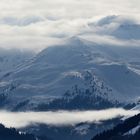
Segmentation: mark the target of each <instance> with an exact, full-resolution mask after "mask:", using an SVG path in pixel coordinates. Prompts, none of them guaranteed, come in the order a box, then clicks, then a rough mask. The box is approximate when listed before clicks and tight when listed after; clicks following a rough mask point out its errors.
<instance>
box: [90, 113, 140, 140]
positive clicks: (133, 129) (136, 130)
mask: <svg viewBox="0 0 140 140" xmlns="http://www.w3.org/2000/svg"><path fill="white" fill-rule="evenodd" d="M139 123H140V114H138V115H136V116H134V117H132V118H129V119H127V120H125V121H124V122H122V123H121V124H119V125H117V126H116V127H114V128H113V129H111V130H107V131H104V132H103V133H101V134H99V135H96V136H95V137H94V138H93V139H92V140H104V139H107V140H117V139H118V140H139V138H140V124H139Z"/></svg>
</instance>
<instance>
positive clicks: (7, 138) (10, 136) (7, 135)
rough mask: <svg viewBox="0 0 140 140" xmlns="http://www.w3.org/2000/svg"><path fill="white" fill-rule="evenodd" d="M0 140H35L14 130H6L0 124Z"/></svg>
mask: <svg viewBox="0 0 140 140" xmlns="http://www.w3.org/2000/svg"><path fill="white" fill-rule="evenodd" d="M0 140H36V138H35V137H34V136H33V135H31V134H24V133H19V132H18V131H17V130H16V129H14V128H6V127H4V126H3V125H2V124H0Z"/></svg>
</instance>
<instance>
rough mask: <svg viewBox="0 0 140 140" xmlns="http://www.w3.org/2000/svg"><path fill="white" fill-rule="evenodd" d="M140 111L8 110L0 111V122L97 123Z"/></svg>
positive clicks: (18, 125) (19, 124) (18, 124)
mask: <svg viewBox="0 0 140 140" xmlns="http://www.w3.org/2000/svg"><path fill="white" fill-rule="evenodd" d="M138 113H140V111H138V110H125V109H122V108H112V109H106V110H100V111H97V110H94V111H91V110H90V111H56V112H52V111H48V112H8V111H2V110H1V111H0V123H2V124H4V125H5V126H6V127H15V128H23V127H26V126H29V125H31V124H37V123H41V124H46V125H53V126H65V125H67V126H69V125H76V124H78V123H82V122H88V123H99V122H101V121H106V120H110V119H114V118H117V117H130V116H133V115H135V114H138Z"/></svg>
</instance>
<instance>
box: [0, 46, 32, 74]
mask: <svg viewBox="0 0 140 140" xmlns="http://www.w3.org/2000/svg"><path fill="white" fill-rule="evenodd" d="M34 55H35V53H34V52H33V51H28V50H24V49H23V50H20V49H5V48H0V75H3V74H4V73H8V72H11V71H12V70H13V69H15V68H16V67H18V66H19V65H22V64H23V63H24V62H26V61H27V60H29V59H30V58H32V57H33V56H34Z"/></svg>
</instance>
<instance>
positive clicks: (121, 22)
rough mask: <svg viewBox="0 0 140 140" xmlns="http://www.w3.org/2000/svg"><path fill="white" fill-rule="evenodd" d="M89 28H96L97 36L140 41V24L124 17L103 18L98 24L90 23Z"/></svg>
mask: <svg viewBox="0 0 140 140" xmlns="http://www.w3.org/2000/svg"><path fill="white" fill-rule="evenodd" d="M89 27H92V28H94V29H95V30H96V29H97V28H98V30H97V31H96V33H97V34H100V35H110V36H113V37H116V38H118V39H124V40H129V39H134V40H139V39H140V23H139V22H137V21H136V20H135V19H133V18H129V17H124V16H116V15H113V16H107V17H104V18H101V19H100V20H99V21H97V22H96V23H89Z"/></svg>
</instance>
